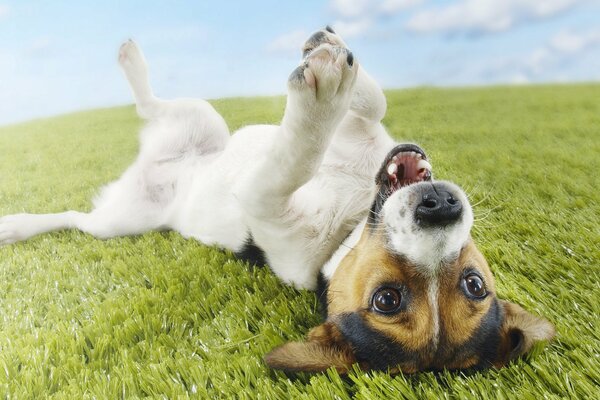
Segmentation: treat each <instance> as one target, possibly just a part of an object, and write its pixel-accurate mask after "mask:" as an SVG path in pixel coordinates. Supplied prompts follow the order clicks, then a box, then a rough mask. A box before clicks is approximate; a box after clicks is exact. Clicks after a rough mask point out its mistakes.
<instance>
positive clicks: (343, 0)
mask: <svg viewBox="0 0 600 400" xmlns="http://www.w3.org/2000/svg"><path fill="white" fill-rule="evenodd" d="M374 3H376V2H374V1H372V0H332V2H331V9H332V10H333V12H334V13H335V14H337V15H339V16H340V17H343V18H357V17H361V16H362V15H364V14H365V13H368V12H369V10H370V9H371V8H372V7H373V4H374Z"/></svg>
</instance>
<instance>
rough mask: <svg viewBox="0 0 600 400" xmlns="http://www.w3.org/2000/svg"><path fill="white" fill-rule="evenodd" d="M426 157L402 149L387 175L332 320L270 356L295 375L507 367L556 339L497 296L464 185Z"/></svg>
mask: <svg viewBox="0 0 600 400" xmlns="http://www.w3.org/2000/svg"><path fill="white" fill-rule="evenodd" d="M430 168H431V166H430V165H429V163H428V162H427V157H426V155H425V153H424V152H423V151H422V150H421V149H420V148H419V147H418V146H415V145H400V146H398V147H396V148H395V149H394V150H393V151H392V152H390V154H389V155H388V156H387V158H386V160H385V161H384V163H383V165H382V167H381V169H380V171H379V173H378V175H377V178H376V180H377V184H378V193H377V196H376V198H375V200H374V202H373V206H372V207H371V214H370V216H369V218H368V222H367V224H366V226H365V228H364V229H363V231H362V234H361V236H360V239H359V240H358V242H357V243H356V245H355V246H353V249H352V250H351V251H350V252H349V253H348V254H347V255H346V256H345V257H344V258H343V259H342V261H341V263H340V264H339V266H338V267H337V269H336V270H335V272H334V273H333V276H332V277H331V279H330V281H329V283H328V287H327V289H326V292H325V293H324V294H323V295H324V296H326V299H327V302H326V303H327V320H326V322H325V323H323V324H322V325H320V326H318V327H316V328H314V329H312V330H311V331H310V333H309V335H308V340H307V341H306V342H293V343H287V344H285V345H283V346H281V347H278V348H276V349H275V350H273V351H272V352H271V353H269V354H268V355H267V356H266V361H267V363H268V364H269V365H270V366H272V367H274V368H278V369H284V370H288V371H322V370H325V369H328V368H330V367H334V368H336V369H337V370H338V371H339V372H342V373H344V372H346V371H348V369H349V368H350V366H351V365H352V364H354V363H358V364H359V365H360V366H361V368H364V369H376V370H389V371H392V372H394V371H402V372H405V373H412V372H417V371H423V370H441V369H465V368H485V367H489V366H495V367H500V366H502V365H505V364H506V363H508V362H509V361H510V360H512V359H514V358H516V357H519V356H520V355H522V354H524V353H526V352H527V351H529V350H530V349H531V348H532V346H533V344H534V343H535V342H537V341H540V340H549V339H551V338H552V337H553V336H554V328H553V326H552V325H551V324H550V323H549V322H548V321H546V320H544V319H542V318H539V317H536V316H534V315H531V314H530V313H528V312H527V311H525V310H523V309H522V308H521V307H519V306H518V305H516V304H512V303H509V302H506V301H502V300H499V299H498V298H497V297H496V291H495V286H494V278H493V275H492V273H491V271H490V268H489V266H488V264H487V262H486V260H485V258H484V257H483V256H482V254H481V253H480V252H479V250H478V249H477V247H476V246H475V244H474V243H473V240H472V239H471V237H470V230H471V226H472V224H473V212H472V210H471V206H470V204H469V202H468V200H467V197H466V196H465V194H464V193H463V191H462V190H461V189H460V188H459V187H458V186H456V185H454V184H452V183H448V182H433V181H432V179H431V172H430Z"/></svg>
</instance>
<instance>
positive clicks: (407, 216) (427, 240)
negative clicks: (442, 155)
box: [382, 182, 473, 275]
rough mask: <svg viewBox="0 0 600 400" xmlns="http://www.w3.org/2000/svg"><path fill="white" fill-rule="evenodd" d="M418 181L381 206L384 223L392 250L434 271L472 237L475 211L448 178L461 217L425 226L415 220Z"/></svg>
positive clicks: (431, 272)
mask: <svg viewBox="0 0 600 400" xmlns="http://www.w3.org/2000/svg"><path fill="white" fill-rule="evenodd" d="M428 184H429V183H419V184H414V185H410V186H407V187H404V188H402V189H400V190H398V191H397V192H395V193H394V194H392V195H391V196H390V197H389V198H388V199H387V201H386V202H385V204H384V205H383V210H382V214H383V217H382V223H383V224H384V226H385V229H386V231H387V234H388V238H389V243H388V246H389V247H390V250H391V251H393V252H395V253H397V254H400V255H402V256H404V257H406V258H407V259H408V260H409V261H411V262H412V263H414V264H415V265H416V266H417V267H418V268H419V269H420V270H421V271H422V272H423V273H426V274H428V275H435V274H436V273H437V271H438V269H439V267H440V266H441V265H442V264H443V263H444V262H445V261H450V260H453V259H455V258H456V257H458V255H459V253H460V250H461V249H462V247H463V246H464V245H465V243H466V242H467V241H468V239H469V232H470V231H471V227H472V226H473V211H472V210H471V206H470V204H469V201H468V200H467V197H466V196H465V194H464V193H463V191H462V190H461V189H460V188H459V187H458V186H456V185H454V184H451V183H448V182H446V184H447V185H449V187H450V188H451V189H452V193H453V196H454V197H455V198H456V199H457V200H459V201H460V202H461V203H462V205H463V212H462V215H461V217H460V219H459V220H458V221H457V222H455V223H453V224H451V225H448V226H445V227H439V228H438V227H422V226H420V225H417V223H416V221H415V217H414V214H415V208H416V206H417V204H418V203H419V201H420V191H419V186H421V185H428Z"/></svg>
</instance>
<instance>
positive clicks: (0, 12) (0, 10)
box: [0, 4, 10, 18]
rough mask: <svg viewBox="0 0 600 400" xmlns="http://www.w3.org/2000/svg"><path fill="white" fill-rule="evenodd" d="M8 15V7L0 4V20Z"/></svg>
mask: <svg viewBox="0 0 600 400" xmlns="http://www.w3.org/2000/svg"><path fill="white" fill-rule="evenodd" d="M8 14H10V7H9V6H7V5H4V4H0V18H3V17H6V16H7V15H8Z"/></svg>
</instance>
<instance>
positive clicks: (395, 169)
mask: <svg viewBox="0 0 600 400" xmlns="http://www.w3.org/2000/svg"><path fill="white" fill-rule="evenodd" d="M387 172H388V175H394V174H395V173H396V172H398V165H396V163H391V164H390V165H388V167H387Z"/></svg>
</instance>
